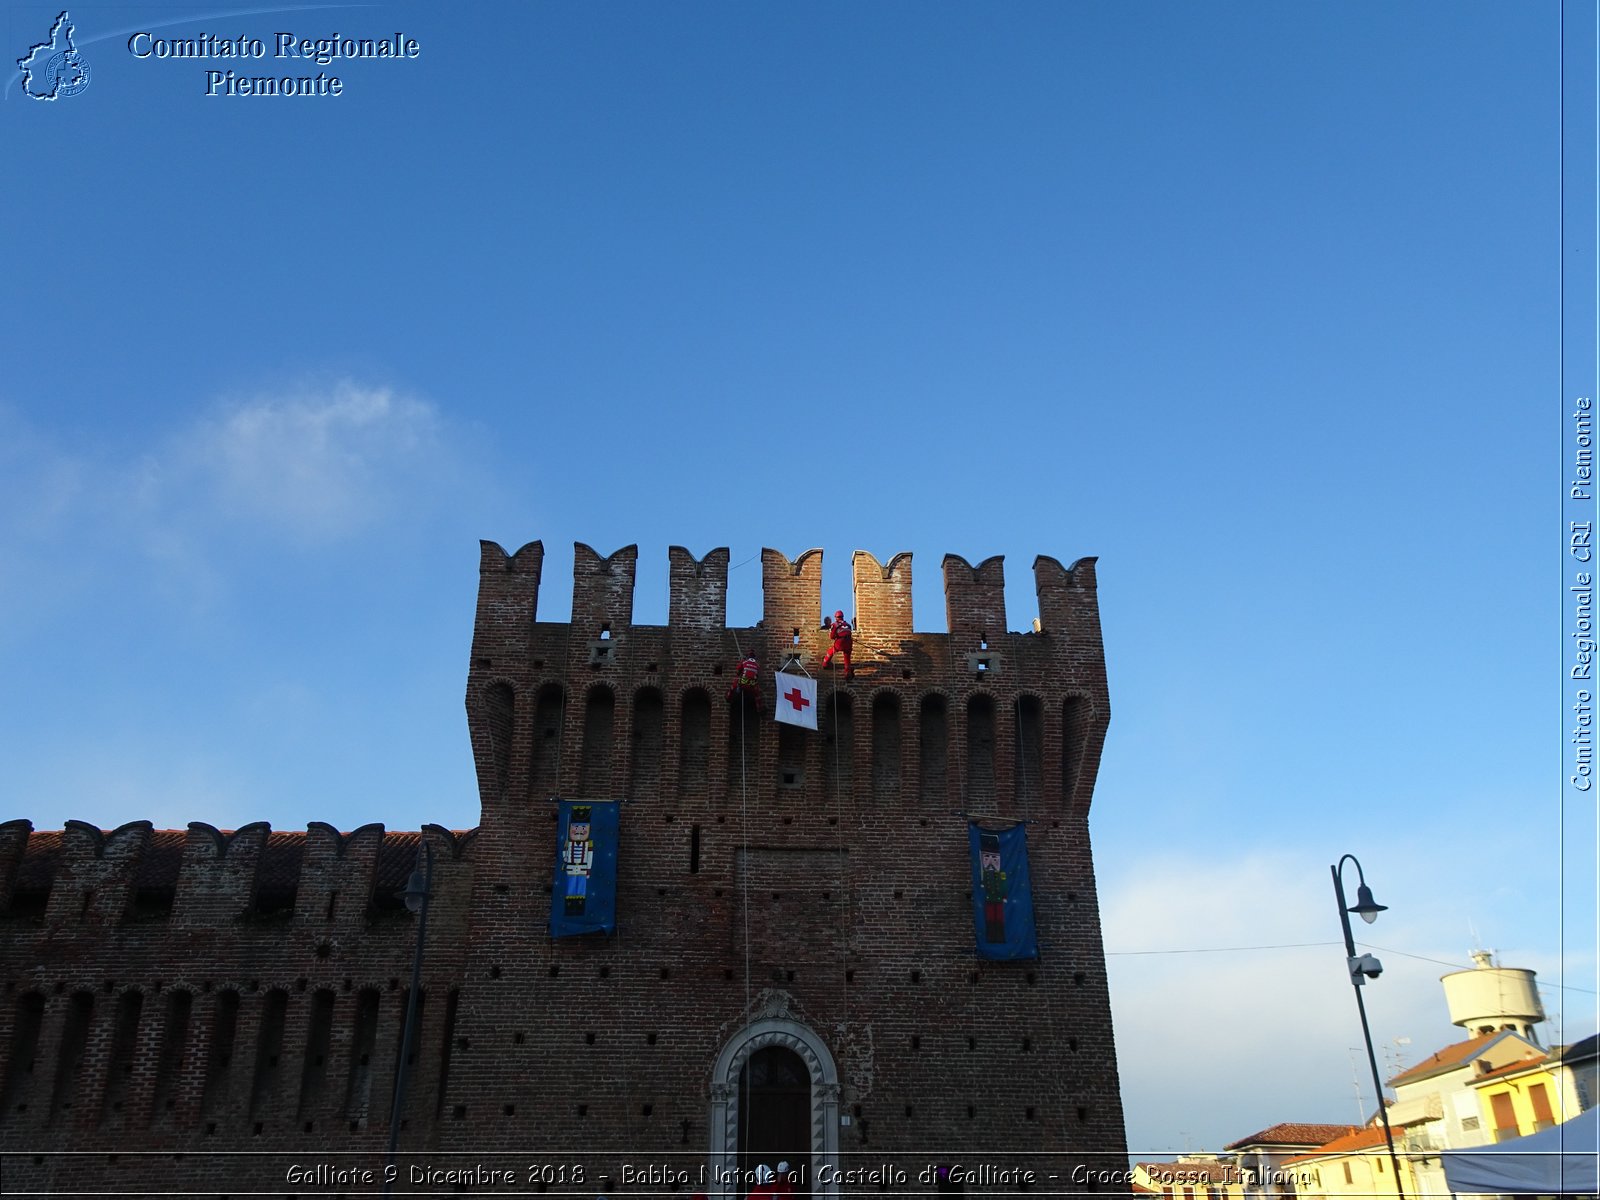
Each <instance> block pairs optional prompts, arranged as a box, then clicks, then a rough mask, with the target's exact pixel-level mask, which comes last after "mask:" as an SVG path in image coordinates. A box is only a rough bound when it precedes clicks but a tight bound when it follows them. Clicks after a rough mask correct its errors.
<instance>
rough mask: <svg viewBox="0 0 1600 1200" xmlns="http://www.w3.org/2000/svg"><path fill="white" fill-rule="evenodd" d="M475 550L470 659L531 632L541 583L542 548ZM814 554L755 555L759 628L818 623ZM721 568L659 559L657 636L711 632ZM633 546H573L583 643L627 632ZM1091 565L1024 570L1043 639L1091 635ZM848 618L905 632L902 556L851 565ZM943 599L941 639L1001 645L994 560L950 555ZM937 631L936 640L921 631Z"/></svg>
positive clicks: (708, 558) (674, 553) (716, 620)
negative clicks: (662, 589)
mask: <svg viewBox="0 0 1600 1200" xmlns="http://www.w3.org/2000/svg"><path fill="white" fill-rule="evenodd" d="M479 544H480V546H481V559H480V565H479V584H478V612H477V620H476V622H475V624H474V627H473V645H474V653H477V651H478V649H483V650H490V649H492V648H494V647H497V646H503V647H505V648H511V647H512V645H514V644H515V643H516V642H518V641H519V640H520V639H521V638H523V637H525V636H526V635H527V634H528V633H529V632H531V630H532V629H533V627H534V625H535V624H536V623H537V614H538V607H539V579H540V575H541V572H542V569H543V565H544V543H543V542H529V543H528V544H527V545H525V546H523V547H522V549H520V550H518V551H517V552H516V553H515V554H507V553H506V552H505V550H503V549H502V548H501V547H500V546H499V545H498V544H497V543H495V542H490V541H485V542H481V543H479ZM822 554H823V552H822V550H820V549H811V550H806V551H804V552H803V553H802V554H801V555H800V556H799V557H798V558H795V559H790V558H789V557H788V556H787V555H786V554H784V553H783V552H782V551H780V550H773V549H770V548H767V549H763V550H762V551H761V584H762V622H761V624H762V626H763V628H764V629H766V631H767V632H768V633H769V635H771V634H776V633H781V632H784V631H785V629H784V627H787V631H788V632H790V633H791V635H792V631H793V629H794V628H795V627H796V626H798V627H799V629H800V630H801V633H802V636H804V634H805V633H806V632H807V631H809V630H813V629H817V628H819V627H820V625H821V621H822V618H823V616H824V615H825V613H824V604H823V597H822ZM728 559H729V551H728V548H727V547H726V546H720V547H718V548H717V549H715V550H712V551H710V552H708V553H707V554H706V555H705V557H704V558H695V557H694V555H693V554H692V553H691V552H690V551H688V550H686V549H685V548H684V547H682V546H672V547H670V548H669V549H668V551H667V561H668V601H667V613H668V617H667V626H666V627H667V628H669V629H673V630H688V629H693V630H697V631H702V632H704V631H720V630H721V629H722V628H723V627H724V625H725V622H726V620H727V598H728ZM638 560H639V547H638V546H637V545H631V546H624V547H622V548H621V549H620V550H617V551H614V552H613V553H612V554H610V555H608V556H607V557H604V558H602V557H601V556H600V555H599V554H598V553H597V552H596V551H595V550H594V549H593V548H592V547H590V546H588V545H585V544H584V543H583V542H576V543H574V546H573V571H572V578H573V584H572V622H571V623H572V624H573V625H574V626H575V627H576V629H577V631H579V632H581V633H583V634H584V635H585V636H593V635H594V634H598V632H599V631H600V630H601V629H602V628H603V627H606V626H609V627H610V629H611V631H612V632H613V634H618V633H621V632H622V631H623V630H626V629H628V628H631V627H632V625H633V599H634V595H633V593H634V584H635V579H636V576H637V568H638ZM1095 562H1096V560H1095V559H1093V558H1083V559H1079V560H1078V561H1077V562H1075V563H1073V564H1072V566H1071V567H1063V566H1062V565H1061V564H1060V562H1059V561H1057V560H1056V559H1054V558H1050V557H1048V556H1043V555H1041V556H1040V557H1039V558H1037V559H1035V560H1034V577H1035V584H1036V594H1037V597H1038V602H1039V613H1040V623H1041V624H1042V626H1043V627H1044V629H1045V630H1046V631H1052V630H1054V631H1057V632H1066V631H1069V630H1076V629H1081V628H1083V627H1084V618H1085V617H1086V616H1087V615H1089V614H1090V613H1091V612H1092V613H1093V614H1094V616H1095V625H1096V626H1098V605H1097V602H1096V597H1095V586H1096V585H1095V570H1094V564H1095ZM851 569H852V573H853V581H854V593H855V594H854V607H855V612H854V613H847V614H846V615H847V616H851V617H852V618H853V619H854V620H855V621H856V624H857V631H858V633H859V634H860V636H862V637H871V638H875V639H879V640H884V641H888V640H892V638H894V637H896V636H901V635H907V634H910V633H912V632H913V625H912V610H911V553H910V552H909V551H901V552H900V553H898V554H895V555H892V556H891V557H890V558H889V560H888V562H887V563H883V562H880V561H879V560H878V559H877V557H875V556H874V555H873V554H871V553H870V552H868V551H866V550H857V551H856V552H855V553H854V555H853V556H852V558H851ZM941 569H942V570H943V572H944V589H945V632H947V633H948V634H949V635H951V636H954V637H957V638H962V639H971V638H973V637H975V636H976V637H981V636H983V635H986V634H988V635H993V636H996V637H998V636H1000V635H1001V634H1003V633H1005V632H1006V631H1007V627H1006V594H1005V560H1004V557H1003V556H1001V555H998V554H997V555H994V556H993V557H990V558H986V559H984V560H983V561H982V562H981V563H978V564H977V565H976V566H974V565H973V564H971V563H969V562H967V560H966V559H964V558H962V557H961V556H960V555H959V554H947V555H945V557H944V560H943V562H942V563H941ZM927 632H937V631H927Z"/></svg>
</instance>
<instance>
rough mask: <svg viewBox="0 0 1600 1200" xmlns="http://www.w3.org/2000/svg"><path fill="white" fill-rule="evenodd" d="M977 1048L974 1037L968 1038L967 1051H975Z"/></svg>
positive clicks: (976, 1040)
mask: <svg viewBox="0 0 1600 1200" xmlns="http://www.w3.org/2000/svg"><path fill="white" fill-rule="evenodd" d="M977 1048H978V1039H977V1038H975V1037H969V1038H968V1039H967V1049H968V1050H976V1049H977Z"/></svg>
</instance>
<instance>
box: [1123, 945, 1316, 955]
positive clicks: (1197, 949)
mask: <svg viewBox="0 0 1600 1200" xmlns="http://www.w3.org/2000/svg"><path fill="white" fill-rule="evenodd" d="M1338 944H1339V943H1338V942H1283V943H1281V944H1279V945H1276V946H1192V947H1189V948H1187V949H1183V950H1107V951H1106V957H1108V958H1109V957H1111V956H1112V955H1131V954H1231V953H1233V952H1234V951H1237V950H1298V949H1300V948H1301V947H1304V946H1337V945H1338Z"/></svg>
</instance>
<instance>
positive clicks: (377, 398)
mask: <svg viewBox="0 0 1600 1200" xmlns="http://www.w3.org/2000/svg"><path fill="white" fill-rule="evenodd" d="M449 458H450V455H449V451H448V448H447V446H446V442H445V437H444V431H443V427H442V422H441V421H440V418H439V415H438V413H437V412H436V411H435V409H434V408H433V406H432V405H430V404H428V403H426V402H424V401H421V400H417V399H412V398H409V397H405V396H400V395H397V394H395V393H394V392H393V391H391V390H390V389H388V388H372V387H363V386H361V385H358V384H355V383H352V382H349V381H344V382H340V383H337V384H334V385H332V386H331V387H326V388H322V389H308V390H304V391H301V392H298V393H296V394H294V395H290V396H263V397H257V398H255V399H252V400H249V401H247V402H244V403H240V404H234V405H231V406H229V407H227V408H225V409H223V410H222V411H220V412H218V413H216V414H214V415H211V416H208V417H206V418H205V419H203V420H201V421H200V422H199V423H198V424H197V425H196V426H195V427H194V428H192V429H190V430H188V431H186V432H184V433H183V434H181V435H179V436H178V437H177V438H176V439H175V440H174V442H173V445H172V446H171V447H170V449H169V451H168V453H167V455H166V457H165V459H164V460H162V459H159V458H158V459H156V460H153V461H151V462H149V463H147V464H146V466H145V468H144V470H143V471H142V472H141V485H142V487H141V490H146V489H154V490H159V491H161V492H163V493H166V494H168V495H169V496H170V495H172V494H173V493H176V494H177V495H178V496H179V497H180V498H181V497H183V493H184V492H185V491H186V490H188V489H190V488H191V487H197V488H198V495H195V496H194V497H193V499H194V500H195V501H197V502H199V503H202V504H204V503H208V502H214V503H215V504H216V505H217V506H218V507H219V508H220V509H221V511H222V512H223V513H224V514H225V515H227V516H229V517H232V518H236V519H244V520H248V521H252V522H256V523H260V524H263V525H266V526H268V527H270V528H275V529H277V530H279V531H281V532H284V533H288V534H290V535H292V536H295V537H301V538H306V539H310V540H313V541H319V542H320V541H328V540H334V539H337V538H341V537H346V536H349V535H351V534H353V533H356V532H358V531H359V530H361V529H362V528H363V527H365V526H367V525H369V524H371V523H373V522H374V521H377V520H380V519H381V518H383V517H385V516H388V515H391V514H393V513H394V512H395V511H396V510H397V509H399V508H401V507H403V506H405V505H407V504H409V503H410V502H411V498H412V496H413V495H414V494H415V492H416V491H419V490H427V489H428V486H429V485H430V484H432V483H434V482H436V481H437V480H438V478H439V476H440V474H441V472H443V471H445V470H447V469H448V465H449V464H448V460H449ZM180 502H181V500H180Z"/></svg>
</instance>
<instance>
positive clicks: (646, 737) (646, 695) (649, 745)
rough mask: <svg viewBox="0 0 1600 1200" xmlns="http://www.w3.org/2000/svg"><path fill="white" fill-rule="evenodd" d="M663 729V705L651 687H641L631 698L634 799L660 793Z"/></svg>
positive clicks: (653, 796) (632, 791) (664, 725)
mask: <svg viewBox="0 0 1600 1200" xmlns="http://www.w3.org/2000/svg"><path fill="white" fill-rule="evenodd" d="M665 728H666V705H665V703H664V702H663V701H662V698H661V693H660V692H659V691H658V690H657V689H655V688H652V687H646V688H640V689H639V690H638V692H636V693H635V694H634V697H633V772H632V774H633V786H632V788H631V789H630V792H631V794H632V798H633V799H635V800H639V799H646V800H655V799H658V798H659V797H660V793H661V746H662V739H663V734H664V730H665Z"/></svg>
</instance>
